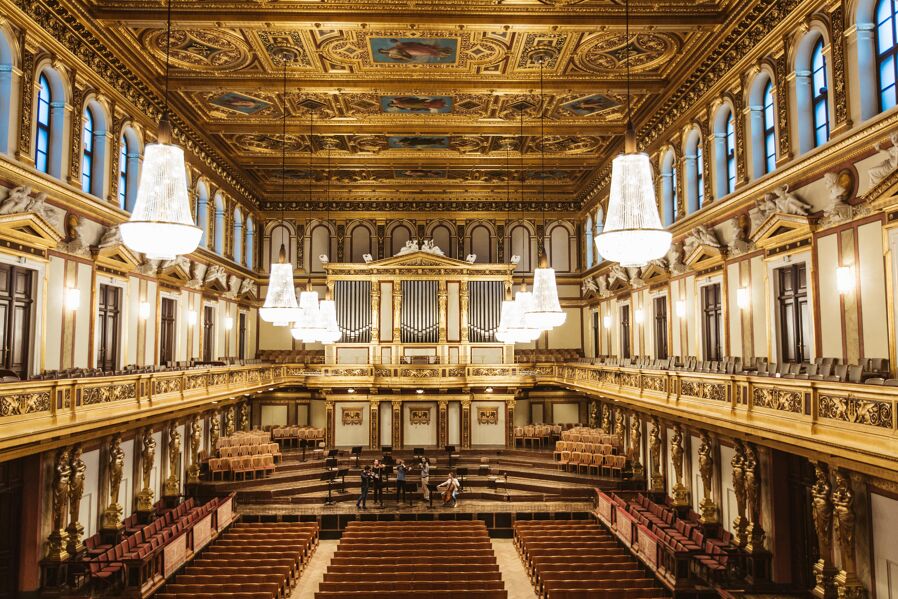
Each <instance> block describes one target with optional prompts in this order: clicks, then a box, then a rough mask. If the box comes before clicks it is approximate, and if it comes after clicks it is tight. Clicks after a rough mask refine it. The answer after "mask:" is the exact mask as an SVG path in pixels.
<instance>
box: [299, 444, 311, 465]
mask: <svg viewBox="0 0 898 599" xmlns="http://www.w3.org/2000/svg"><path fill="white" fill-rule="evenodd" d="M308 446H309V440H308V439H300V440H299V448H300V449H302V461H303V462H305V461H306V448H307V447H308Z"/></svg>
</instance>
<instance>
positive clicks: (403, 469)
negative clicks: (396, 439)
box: [396, 460, 408, 505]
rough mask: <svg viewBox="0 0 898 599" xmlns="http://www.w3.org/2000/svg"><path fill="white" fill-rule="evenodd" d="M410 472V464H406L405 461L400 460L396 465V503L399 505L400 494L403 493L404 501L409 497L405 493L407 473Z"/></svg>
mask: <svg viewBox="0 0 898 599" xmlns="http://www.w3.org/2000/svg"><path fill="white" fill-rule="evenodd" d="M407 472H408V466H406V465H405V462H403V461H402V460H399V463H398V464H397V465H396V505H399V495H400V494H401V495H402V501H406V500H407V499H408V498H407V496H406V494H405V475H406V473H407Z"/></svg>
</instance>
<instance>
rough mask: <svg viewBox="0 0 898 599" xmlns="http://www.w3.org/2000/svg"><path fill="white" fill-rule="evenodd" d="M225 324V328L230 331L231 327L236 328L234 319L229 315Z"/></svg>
mask: <svg viewBox="0 0 898 599" xmlns="http://www.w3.org/2000/svg"><path fill="white" fill-rule="evenodd" d="M224 325H225V330H226V331H230V330H231V329H233V328H234V319H233V318H231V317H230V316H228V317H227V318H225V320H224Z"/></svg>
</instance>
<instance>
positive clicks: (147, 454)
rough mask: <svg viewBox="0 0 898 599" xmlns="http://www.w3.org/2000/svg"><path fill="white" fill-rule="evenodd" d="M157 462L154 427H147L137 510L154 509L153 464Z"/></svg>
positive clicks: (143, 439)
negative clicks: (141, 483) (141, 485)
mask: <svg viewBox="0 0 898 599" xmlns="http://www.w3.org/2000/svg"><path fill="white" fill-rule="evenodd" d="M155 462H156V439H154V438H153V429H152V428H145V429H144V430H143V435H142V436H141V449H140V467H141V471H142V474H143V488H142V489H141V490H140V492H139V493H137V511H138V512H151V511H153V499H154V498H155V497H154V494H153V466H154V465H155Z"/></svg>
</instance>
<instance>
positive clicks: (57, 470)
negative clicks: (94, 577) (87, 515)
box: [47, 447, 72, 561]
mask: <svg viewBox="0 0 898 599" xmlns="http://www.w3.org/2000/svg"><path fill="white" fill-rule="evenodd" d="M71 471H72V465H71V462H70V460H69V450H68V448H65V447H63V448H61V449H60V450H59V451H58V452H56V461H55V462H54V464H53V514H52V520H53V529H52V530H51V531H50V536H48V537H47V559H48V560H54V561H62V560H64V559H67V558H68V557H69V554H68V553H67V552H66V544H67V541H68V534H67V533H66V531H65V518H66V513H67V510H68V507H69V477H70V475H71Z"/></svg>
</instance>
